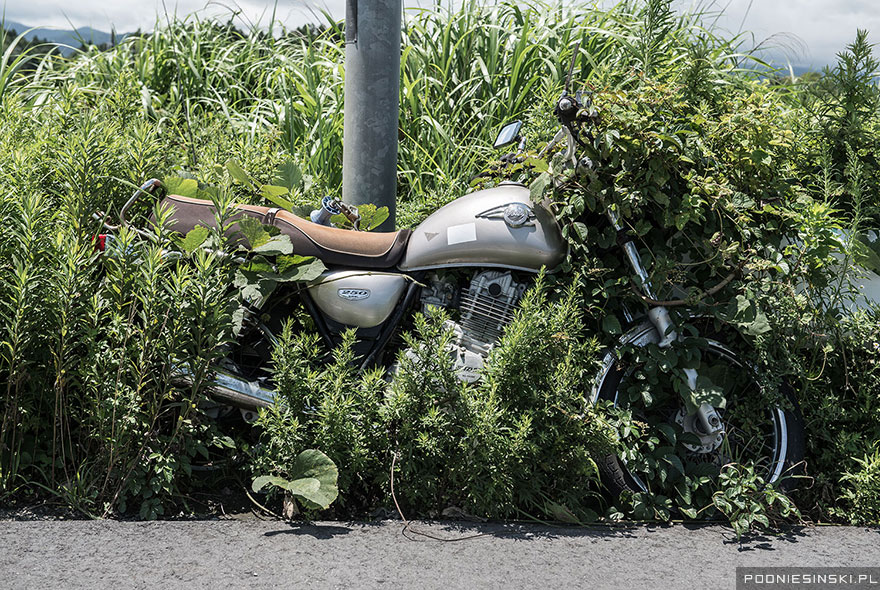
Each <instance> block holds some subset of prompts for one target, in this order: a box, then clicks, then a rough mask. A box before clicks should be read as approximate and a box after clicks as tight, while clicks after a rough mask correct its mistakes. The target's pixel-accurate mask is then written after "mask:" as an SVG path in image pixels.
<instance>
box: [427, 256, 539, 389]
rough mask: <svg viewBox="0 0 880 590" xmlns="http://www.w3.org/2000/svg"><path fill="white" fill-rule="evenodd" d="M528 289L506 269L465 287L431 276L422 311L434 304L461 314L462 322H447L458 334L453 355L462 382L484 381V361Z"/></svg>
mask: <svg viewBox="0 0 880 590" xmlns="http://www.w3.org/2000/svg"><path fill="white" fill-rule="evenodd" d="M527 287H528V284H527V283H525V282H520V281H517V280H516V278H515V277H514V275H513V273H512V272H510V271H506V270H486V271H481V272H478V273H477V274H475V275H474V276H473V277H472V278H471V280H470V283H469V284H468V285H467V286H466V287H462V288H459V287H458V285H457V284H456V283H454V282H451V281H449V280H446V279H443V278H440V277H439V276H438V275H437V274H433V275H431V276H429V277H428V285H427V288H426V289H423V291H422V300H421V303H422V310H423V311H425V310H426V308H427V306H428V305H434V306H439V307H444V308H447V309H450V310H453V309H457V310H458V312H459V314H458V316H459V319H458V321H453V320H447V325H448V327H449V328H450V329H451V330H453V332H454V333H455V335H456V338H455V343H454V344H453V347H454V350H452V351H450V352H452V354H453V355H454V357H455V369H456V373H457V374H458V377H459V378H460V379H461V380H462V381H466V382H468V383H473V382H474V381H478V380H479V379H480V369H481V368H482V367H483V362H484V361H485V359H486V357H488V355H489V351H490V350H491V349H492V347H493V346H494V345H495V343H497V342H498V340H499V339H500V338H501V334H502V333H503V331H504V328H505V326H507V324H509V323H510V321H511V320H512V319H513V314H514V312H515V311H516V307H517V305H518V304H519V300H520V298H521V297H522V295H523V293H524V292H525V290H526V288H527Z"/></svg>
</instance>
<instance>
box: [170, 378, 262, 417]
mask: <svg viewBox="0 0 880 590" xmlns="http://www.w3.org/2000/svg"><path fill="white" fill-rule="evenodd" d="M177 376H178V377H179V378H180V379H181V380H182V381H184V382H187V383H192V375H191V374H190V372H189V371H188V370H186V369H180V370H178V372H177ZM208 393H209V394H210V396H211V397H212V398H213V399H214V400H216V401H218V402H220V403H223V404H229V405H230V406H235V407H236V408H240V409H243V410H258V409H259V408H266V407H269V406H271V405H272V404H274V403H275V392H274V391H272V390H271V389H266V388H265V387H261V386H260V385H259V384H258V383H257V382H255V381H248V380H246V379H242V378H241V377H239V376H237V375H235V374H233V373H231V372H229V371H226V370H224V369H219V368H218V369H215V374H214V380H213V381H212V382H211V384H210V385H208Z"/></svg>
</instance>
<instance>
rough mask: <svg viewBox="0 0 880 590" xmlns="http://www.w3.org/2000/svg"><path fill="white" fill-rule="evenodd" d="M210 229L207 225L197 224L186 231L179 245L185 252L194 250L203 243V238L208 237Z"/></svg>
mask: <svg viewBox="0 0 880 590" xmlns="http://www.w3.org/2000/svg"><path fill="white" fill-rule="evenodd" d="M210 233H211V230H209V229H208V228H207V227H202V226H201V225H197V226H196V227H194V228H193V229H191V230H189V232H187V234H186V237H185V238H184V239H183V242H182V243H181V246H183V249H184V250H186V252H187V253H189V254H191V253H192V252H194V251H195V249H196V248H198V247H199V246H201V245H202V244H204V243H205V240H207V239H208V236H209V235H210Z"/></svg>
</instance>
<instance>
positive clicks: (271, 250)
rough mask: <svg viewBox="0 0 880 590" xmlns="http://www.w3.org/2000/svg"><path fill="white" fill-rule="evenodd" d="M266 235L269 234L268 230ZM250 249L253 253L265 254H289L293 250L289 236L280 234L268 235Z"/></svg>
mask: <svg viewBox="0 0 880 590" xmlns="http://www.w3.org/2000/svg"><path fill="white" fill-rule="evenodd" d="M266 235H269V232H266ZM251 251H252V252H253V253H255V254H265V255H267V256H273V255H278V254H290V253H292V252H293V244H291V243H290V236H287V235H285V234H280V235H277V236H272V237H270V238H269V239H268V240H266V241H264V242H263V243H261V244H260V245H259V246H256V247H255V248H253V249H252V250H251Z"/></svg>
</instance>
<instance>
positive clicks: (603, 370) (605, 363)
mask: <svg viewBox="0 0 880 590" xmlns="http://www.w3.org/2000/svg"><path fill="white" fill-rule="evenodd" d="M617 342H618V346H617V347H615V348H612V349H611V350H609V351H608V353H607V354H606V355H605V358H603V359H602V366H601V367H600V368H599V372H598V373H596V378H595V379H593V391H592V392H591V393H590V401H591V402H592V403H596V401H597V400H598V399H599V392H600V391H602V386H603V385H604V384H605V380H606V379H607V378H608V375H610V374H611V370H612V369H613V368H614V365H615V363H617V350H618V349H619V348H620V347H621V346H626V345H627V344H633V345H635V346H639V347H641V346H645V345H647V344H658V343H659V342H660V335H659V334H658V333H657V329H656V328H655V327H654V324H652V323H651V322H649V321H648V320H645V321H643V322H641V323H639V324H636V325H635V326H633V327H632V328H631V329H630V330H629V331H628V332H627V333H626V334H624V335H623V336H621V337H620V339H619V340H618V341H617Z"/></svg>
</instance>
